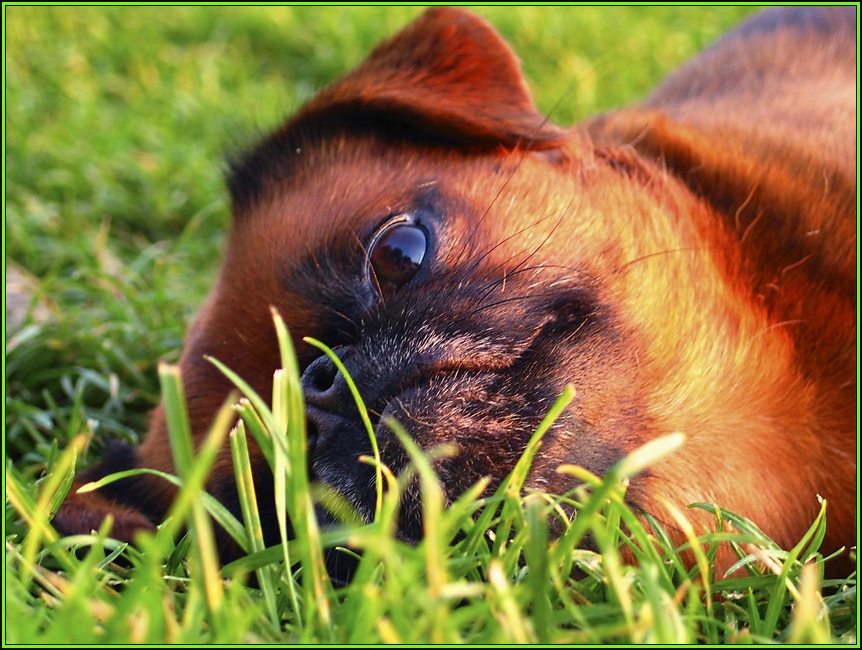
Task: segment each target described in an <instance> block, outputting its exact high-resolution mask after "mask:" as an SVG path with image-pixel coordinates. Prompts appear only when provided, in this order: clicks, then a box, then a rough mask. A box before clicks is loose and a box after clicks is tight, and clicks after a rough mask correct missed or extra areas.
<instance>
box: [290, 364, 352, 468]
mask: <svg viewBox="0 0 862 650" xmlns="http://www.w3.org/2000/svg"><path fill="white" fill-rule="evenodd" d="M345 352H346V348H342V349H339V350H335V353H336V354H337V355H338V356H339V358H343V357H344V354H345ZM300 383H301V384H302V392H303V396H304V398H305V417H306V425H307V430H308V454H309V456H313V455H314V452H315V450H316V449H317V447H318V445H319V444H323V445H325V444H326V442H325V441H326V440H327V439H331V438H332V436H333V434H335V433H336V432H338V431H340V430H343V429H345V427H346V425H347V422H346V417H345V416H346V414H347V413H348V409H350V407H351V406H353V407H354V408H355V405H354V402H353V397H352V396H351V394H350V388H349V387H348V385H347V382H346V381H345V380H344V376H343V375H342V374H341V373H340V372H339V371H338V368H337V367H336V365H335V363H333V361H332V360H331V359H330V358H329V357H327V356H326V355H324V356H321V357H318V358H317V359H315V360H314V361H312V362H311V364H310V365H309V366H308V367H307V368H306V369H305V372H303V373H302V377H301V379H300Z"/></svg>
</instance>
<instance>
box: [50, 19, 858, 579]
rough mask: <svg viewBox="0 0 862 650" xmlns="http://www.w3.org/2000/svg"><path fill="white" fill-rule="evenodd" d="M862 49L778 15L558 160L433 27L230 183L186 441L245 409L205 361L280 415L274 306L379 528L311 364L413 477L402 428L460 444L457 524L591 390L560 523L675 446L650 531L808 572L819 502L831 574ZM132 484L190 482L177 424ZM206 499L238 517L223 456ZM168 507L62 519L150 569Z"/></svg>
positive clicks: (848, 366) (375, 60)
mask: <svg viewBox="0 0 862 650" xmlns="http://www.w3.org/2000/svg"><path fill="white" fill-rule="evenodd" d="M855 24H856V22H855V8H852V7H851V8H848V7H845V8H818V9H804V8H793V9H774V10H771V11H767V12H766V13H764V14H761V15H759V16H757V17H755V18H754V19H753V20H750V21H748V22H747V23H745V24H744V25H743V26H742V27H740V28H739V29H737V30H736V31H734V32H733V33H731V34H730V35H729V36H727V37H726V38H724V39H723V40H721V41H720V42H719V43H718V44H717V45H716V46H714V47H713V48H712V49H710V50H708V51H707V52H705V53H704V54H703V55H702V56H700V57H699V58H698V59H696V60H695V61H694V62H692V63H690V64H689V65H687V66H685V67H684V68H682V69H681V70H680V71H678V72H677V73H676V74H674V75H673V76H671V77H670V78H669V79H668V80H667V81H666V82H665V83H664V84H663V85H661V86H660V87H659V89H658V90H657V91H656V92H655V93H654V94H652V95H651V96H650V97H649V98H648V99H647V100H646V101H645V102H644V103H643V104H642V105H641V106H638V107H635V108H632V109H628V110H622V111H618V112H614V113H610V114H607V115H604V116H601V117H599V118H597V119H595V120H593V121H591V122H588V123H587V124H585V125H582V126H578V127H575V128H573V129H571V130H565V129H561V128H558V127H556V126H553V125H552V124H550V123H549V122H548V121H547V120H546V119H545V118H544V117H543V116H542V115H541V114H539V113H538V112H537V111H536V109H535V107H534V105H533V102H532V99H531V98H530V96H529V93H528V91H527V89H526V86H525V83H524V80H523V78H522V76H521V73H520V69H519V66H518V63H517V60H516V59H515V57H514V55H513V54H512V52H511V51H510V49H509V48H508V47H507V45H506V44H505V43H504V42H503V41H502V40H501V39H500V37H499V36H498V35H497V34H496V33H495V32H494V31H493V29H492V28H491V27H489V26H488V25H487V24H486V23H485V22H483V21H482V20H480V19H478V18H476V17H475V16H473V15H471V14H469V13H467V12H465V11H462V10H458V9H452V8H442V7H441V8H435V9H431V10H430V11H428V12H427V13H425V14H424V15H423V16H422V17H421V18H419V19H418V20H417V21H416V22H415V23H413V24H412V25H410V26H408V27H407V28H406V29H405V30H404V31H402V32H401V33H400V34H398V35H396V36H395V37H394V38H392V39H390V40H388V41H386V42H384V43H383V44H381V45H380V46H379V47H378V48H377V49H376V50H374V52H372V54H371V55H370V56H369V57H368V59H367V60H366V61H365V62H364V63H363V64H362V65H360V66H359V67H358V68H356V69H355V70H353V71H352V72H351V73H350V74H348V75H347V76H345V77H344V78H343V79H341V80H340V81H339V82H337V83H336V84H335V85H333V86H331V87H329V88H327V89H325V90H323V91H322V92H321V93H320V94H319V95H317V97H315V98H314V99H313V100H312V101H311V102H309V103H308V104H307V105H306V106H305V107H304V108H302V109H301V110H300V111H299V113H298V114H297V115H295V116H294V117H293V118H292V119H290V120H289V121H288V122H287V123H286V124H285V125H284V126H283V127H282V128H280V129H279V130H278V131H276V132H275V133H274V134H272V135H271V136H269V137H268V138H266V139H265V140H264V141H263V142H261V143H260V144H259V145H258V146H257V148H255V149H254V150H253V151H251V152H250V153H248V154H247V155H246V156H245V157H243V158H242V159H241V160H239V161H238V162H236V163H235V165H234V166H233V169H232V171H231V174H230V178H229V180H228V184H229V187H230V192H231V196H232V200H233V213H234V221H233V228H232V232H231V235H230V243H229V246H228V250H227V254H226V259H225V263H224V267H223V269H222V272H221V276H220V277H219V279H218V283H217V285H216V287H215V289H214V290H213V292H212V295H211V296H210V298H209V301H208V302H207V304H206V306H205V307H204V308H203V310H202V311H201V313H200V315H199V316H198V318H197V321H196V322H195V325H194V327H193V328H192V330H191V332H190V334H189V337H188V341H187V343H186V348H185V354H184V356H183V358H182V362H181V370H182V376H183V380H184V382H185V386H186V393H187V396H188V402H189V409H190V414H191V419H192V423H193V427H194V434H195V436H196V437H197V439H200V437H201V436H203V434H204V433H205V431H206V430H207V428H208V426H209V425H210V422H211V419H212V418H213V415H214V414H215V412H216V410H217V409H218V408H219V406H220V405H221V403H222V401H223V400H224V399H225V397H226V395H227V393H228V392H229V390H230V388H231V386H230V384H229V383H228V381H227V380H226V379H225V378H224V377H223V376H222V374H221V373H220V372H219V371H218V370H217V369H216V368H215V367H214V366H213V365H212V364H210V363H209V362H208V361H206V360H204V355H211V356H213V357H215V358H217V359H219V360H221V361H222V362H224V363H225V364H227V365H228V366H229V367H231V368H232V369H233V370H235V371H236V372H237V373H238V374H239V375H240V376H242V377H243V378H245V379H246V380H247V381H248V382H249V383H250V384H251V385H252V386H253V387H254V388H255V389H256V390H257V391H258V392H259V393H260V394H262V395H268V394H270V391H271V382H272V374H273V371H274V370H275V369H276V367H277V366H278V365H279V362H278V358H279V355H278V350H277V343H276V339H275V333H274V328H273V325H272V320H271V314H270V306H271V305H273V306H275V307H276V308H277V309H278V310H279V311H280V313H281V314H282V315H283V316H284V317H285V320H286V322H287V325H288V327H289V328H290V331H291V333H292V335H293V337H294V343H295V345H296V348H297V351H298V355H299V361H300V366H301V369H302V370H303V371H304V374H303V376H302V384H303V388H304V392H305V401H306V411H307V424H308V430H309V437H310V448H309V458H310V460H309V470H310V473H311V477H312V479H314V480H318V481H322V482H324V483H327V484H329V485H331V486H333V487H334V488H336V489H337V490H338V491H339V492H341V493H342V494H343V495H344V496H345V497H346V498H347V499H349V501H350V502H352V504H353V505H354V506H355V507H356V508H357V509H358V511H359V512H360V513H361V514H363V515H366V516H368V515H369V514H370V513H371V512H372V511H373V503H374V498H375V494H374V487H373V484H374V479H373V473H374V471H373V469H372V468H370V467H369V466H368V465H364V464H360V463H359V462H358V461H357V457H358V456H360V455H363V454H369V453H370V445H369V441H368V437H367V435H366V433H365V431H364V429H363V426H362V423H361V421H360V418H359V415H358V413H357V410H356V406H355V404H354V402H353V400H352V398H351V397H350V395H349V394H348V392H347V388H346V384H345V381H344V379H343V377H342V376H341V375H340V374H338V373H337V371H336V369H335V367H334V365H333V364H332V362H331V361H329V360H328V359H327V358H326V357H323V356H320V353H319V352H318V351H317V350H315V349H313V348H312V347H311V346H309V345H308V344H306V343H303V341H302V339H303V337H306V336H312V337H315V338H317V339H320V340H322V341H324V342H325V343H327V344H328V345H329V346H331V347H334V348H336V349H337V350H338V354H339V356H340V357H341V359H342V361H343V362H344V364H345V365H346V367H347V369H348V371H349V372H350V374H351V376H352V377H353V379H354V380H355V381H356V383H357V385H358V387H359V390H360V392H361V394H362V395H363V397H364V399H365V403H366V405H367V406H368V409H369V411H370V413H371V416H372V418H373V421H374V422H375V425H376V429H377V436H378V438H379V440H380V445H381V447H382V454H383V460H384V462H386V463H387V464H388V465H389V466H390V467H391V468H392V469H393V470H395V471H396V472H397V471H398V470H399V469H400V468H401V467H403V465H404V462H405V461H404V453H403V451H402V450H401V448H400V445H398V443H397V442H395V440H394V437H393V435H392V433H391V432H390V431H389V429H388V428H387V426H386V425H385V424H383V423H381V419H382V418H383V417H386V416H394V417H395V418H396V419H398V420H399V421H400V422H401V423H402V424H403V425H404V426H405V427H406V428H407V430H408V431H409V432H410V434H411V435H412V436H413V437H414V438H415V439H416V441H417V442H418V443H419V444H420V445H421V446H422V447H423V448H426V449H427V448H430V447H432V446H434V445H437V444H439V443H443V442H455V443H457V444H458V446H459V447H460V449H461V453H460V454H458V455H457V456H455V457H454V458H452V459H448V460H446V461H443V462H441V463H440V465H439V471H440V474H441V478H442V479H443V481H444V483H445V486H446V488H447V490H448V493H449V495H450V496H453V495H457V494H458V493H459V492H460V491H462V490H464V489H465V488H467V487H468V486H470V485H472V484H473V483H474V482H475V481H476V480H478V479H479V478H480V477H482V476H486V475H490V476H492V477H495V478H497V479H501V478H502V477H504V476H505V475H506V474H507V473H508V472H509V471H510V470H511V469H512V467H513V465H514V463H515V462H516V461H517V459H518V458H519V456H520V455H521V452H522V451H523V449H524V446H525V444H526V442H527V440H528V439H529V437H530V436H531V434H532V433H533V431H534V430H535V428H536V426H537V424H538V423H539V421H540V420H541V418H542V417H543V416H544V415H545V414H546V412H547V410H548V408H549V407H550V405H551V404H552V403H553V401H554V400H555V398H556V397H557V396H558V395H559V394H560V392H561V391H562V390H563V388H564V386H565V385H566V384H568V383H573V384H574V386H575V388H576V391H577V395H576V398H575V399H574V401H573V402H572V404H571V405H570V407H569V408H568V410H567V411H566V412H565V414H564V415H563V417H561V418H560V419H559V421H558V422H557V423H556V425H555V426H554V427H553V429H552V430H551V431H550V432H549V433H548V434H547V436H546V438H545V440H544V442H543V446H542V448H541V450H540V452H539V455H538V457H537V459H536V462H535V463H534V466H533V468H532V470H531V474H530V477H529V479H528V484H529V485H530V486H533V487H539V488H543V489H546V490H548V491H551V492H554V493H563V492H565V491H567V490H569V489H570V488H571V487H572V485H571V483H570V482H571V480H572V479H571V478H570V477H569V478H567V477H565V476H564V475H561V474H558V473H557V472H556V468H557V466H558V465H560V464H562V463H571V464H577V465H581V466H583V467H586V468H587V469H589V470H591V471H592V472H594V473H596V474H602V473H603V472H605V471H606V470H607V469H608V468H609V467H610V466H611V465H612V464H613V463H614V462H616V461H617V460H619V459H620V458H621V457H622V456H623V455H625V454H626V453H628V452H631V451H633V450H634V449H636V448H638V447H639V446H640V445H642V444H643V443H645V442H647V441H649V440H651V439H654V438H656V437H657V436H660V435H662V434H666V433H671V432H683V433H684V434H685V435H686V443H685V444H684V445H683V446H682V448H681V449H680V450H678V451H677V452H676V453H674V454H672V455H671V456H670V457H668V458H667V459H666V460H664V461H662V462H660V463H659V464H657V465H655V466H654V467H652V468H651V469H649V470H648V471H646V472H644V473H643V474H641V475H639V476H637V477H636V478H634V479H633V480H632V482H631V485H630V488H629V491H628V499H629V501H630V503H631V505H632V506H634V507H635V508H638V509H642V510H644V511H647V512H651V513H653V514H655V515H657V516H658V517H659V518H661V517H663V516H664V513H665V512H666V511H665V509H664V507H663V506H662V504H661V501H660V498H666V499H669V500H670V501H671V502H673V503H675V504H677V505H679V506H685V505H687V504H689V503H692V502H696V501H708V502H715V503H718V504H720V505H721V506H723V507H725V508H728V509H730V510H732V511H734V512H737V513H739V514H742V515H745V516H747V517H749V518H751V519H753V520H754V521H755V522H756V523H757V524H758V525H759V526H760V527H761V528H762V529H763V530H764V531H765V532H767V533H768V534H769V535H771V536H772V537H773V538H774V539H775V540H776V541H777V542H778V543H779V544H782V545H784V546H785V547H788V548H789V547H790V546H792V545H793V544H795V543H796V542H797V541H798V540H799V538H800V537H801V536H802V534H803V533H804V532H805V531H806V529H807V528H808V526H809V525H810V524H811V522H812V520H813V519H814V517H815V515H816V513H817V511H818V508H819V503H818V499H817V495H820V496H822V497H823V498H825V499H826V500H827V502H828V510H827V512H828V522H829V523H828V530H827V536H826V540H825V543H824V545H823V550H824V551H825V552H832V551H835V550H836V549H838V548H840V547H842V546H845V547H849V546H854V545H855V543H856V538H855V527H856V461H855V458H856V438H855V436H856V379H855V377H856V338H855V326H856V301H855V287H856V254H855V249H856V225H855V222H856V211H855V204H856V183H855V177H856V168H855V141H856V131H855V128H856V127H855V123H856V120H855V110H856V99H855V98H856V86H855V62H856V56H855V52H856V46H855ZM253 463H254V465H255V467H256V471H257V476H256V479H257V481H258V482H259V485H258V494H259V495H261V494H263V495H266V494H268V493H271V484H272V479H271V476H270V474H269V470H268V468H267V466H266V463H265V461H264V460H263V458H262V457H261V454H260V453H259V452H258V451H257V450H253ZM136 466H140V467H152V468H157V469H161V470H165V471H168V472H171V471H173V465H172V460H171V455H170V450H169V444H168V440H167V436H166V431H165V418H164V416H163V413H162V411H161V410H160V409H159V410H156V412H155V414H154V416H153V420H152V427H151V430H150V432H149V435H148V437H147V438H146V441H145V442H144V443H143V444H142V445H141V446H140V447H139V448H137V449H129V448H124V449H117V450H115V451H114V453H113V454H111V455H109V457H108V458H107V459H106V460H105V461H104V462H103V464H102V465H100V466H97V467H96V468H94V469H91V470H89V471H88V472H87V473H85V474H84V475H83V476H82V477H81V480H82V481H86V480H92V479H94V478H97V477H100V476H102V475H104V474H106V473H109V472H113V471H117V470H121V469H127V468H129V467H136ZM208 489H209V490H210V492H211V493H212V494H214V495H215V496H216V497H218V498H219V499H220V500H222V501H223V502H224V503H226V504H228V506H229V507H230V508H231V509H232V510H234V511H235V512H236V514H237V516H240V513H239V507H238V505H237V496H236V487H235V484H234V478H233V472H232V469H231V466H230V458H229V453H228V452H227V451H226V450H225V453H223V454H222V457H221V458H220V459H219V461H218V462H217V465H216V469H215V473H214V475H213V476H212V478H211V479H210V481H209V484H208ZM172 496H173V492H172V490H171V488H170V487H169V485H168V484H167V483H166V482H164V481H162V480H160V479H157V478H153V477H151V476H142V477H139V478H134V479H130V480H127V481H125V482H121V483H115V484H113V485H111V486H108V487H106V488H104V489H102V490H101V491H100V492H97V493H95V494H89V495H86V496H83V495H72V496H70V498H69V499H68V501H67V503H66V504H65V506H64V507H63V508H62V510H61V512H60V513H59V514H58V516H57V518H56V519H55V523H56V524H57V526H58V528H59V529H61V530H63V531H65V532H88V531H89V530H90V529H91V528H94V527H97V526H98V524H99V523H100V521H101V519H102V518H103V516H104V515H105V514H106V513H112V514H113V515H114V517H115V520H116V522H115V525H114V529H113V535H114V536H115V537H118V538H120V539H130V537H131V535H132V533H133V531H134V530H135V529H138V528H152V527H153V526H154V525H155V524H157V523H158V522H159V521H160V518H161V517H162V516H163V515H164V514H165V512H166V509H167V508H168V507H169V505H170V502H171V499H172ZM261 507H262V517H263V520H264V526H265V527H268V528H269V530H268V532H269V533H270V534H272V535H273V539H277V535H276V534H275V530H276V523H275V521H276V519H275V516H274V513H273V511H272V509H273V504H272V502H271V501H270V502H269V503H265V502H262V504H261ZM404 508H405V512H404V513H403V515H402V521H401V534H402V536H403V537H404V538H405V539H415V538H417V537H418V536H419V535H420V534H421V527H420V525H419V517H418V504H417V503H416V502H410V501H408V502H407V503H405V505H404ZM692 516H693V517H701V521H702V522H707V521H709V519H711V517H707V516H706V514H705V513H701V512H700V511H696V512H693V513H692ZM671 527H672V526H671ZM843 558H844V559H843V563H841V562H842V561H841V560H839V561H838V562H837V563H836V564H840V566H837V567H836V568H837V569H838V570H848V569H849V567H850V562H849V558H848V556H847V554H846V553H845V554H844V556H843ZM730 559H731V558H730V556H729V555H726V556H724V557H723V559H722V561H721V564H722V565H723V566H724V567H726V566H727V565H728V563H729V561H730Z"/></svg>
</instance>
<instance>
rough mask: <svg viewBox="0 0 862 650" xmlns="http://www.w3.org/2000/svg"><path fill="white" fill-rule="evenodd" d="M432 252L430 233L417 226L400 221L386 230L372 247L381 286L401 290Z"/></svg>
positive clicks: (373, 259)
mask: <svg viewBox="0 0 862 650" xmlns="http://www.w3.org/2000/svg"><path fill="white" fill-rule="evenodd" d="M427 251H428V233H427V232H426V231H425V229H424V228H423V227H422V226H419V225H417V224H415V223H406V222H400V223H395V224H392V225H390V226H388V227H387V228H385V229H384V230H383V231H382V232H381V233H380V235H379V236H378V237H377V239H376V240H375V241H374V243H373V244H372V245H371V250H370V251H369V257H370V258H371V266H372V267H373V268H374V273H375V275H376V277H377V282H379V283H380V284H391V285H394V286H396V287H400V286H402V285H404V284H406V283H407V282H410V280H412V279H413V278H414V277H415V276H416V274H417V273H418V272H419V267H420V266H421V265H422V260H423V259H424V258H425V253H426V252H427Z"/></svg>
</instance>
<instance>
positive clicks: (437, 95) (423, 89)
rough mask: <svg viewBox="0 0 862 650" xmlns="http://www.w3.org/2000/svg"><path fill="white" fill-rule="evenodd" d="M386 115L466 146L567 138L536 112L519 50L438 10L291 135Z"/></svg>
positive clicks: (307, 111)
mask: <svg viewBox="0 0 862 650" xmlns="http://www.w3.org/2000/svg"><path fill="white" fill-rule="evenodd" d="M355 112H361V113H372V114H381V115H383V116H385V117H386V118H387V119H389V120H394V121H397V122H400V123H405V124H408V125H410V126H413V127H416V128H419V129H420V130H422V131H425V132H427V133H431V134H433V135H438V136H443V137H446V138H450V139H453V140H455V141H456V142H460V143H465V144H486V145H491V146H495V145H500V144H502V145H503V146H507V147H513V146H515V145H520V146H524V147H528V148H532V149H548V148H552V147H556V146H559V145H560V144H561V143H562V141H563V139H564V137H565V131H564V130H562V129H560V128H559V127H557V126H554V125H553V124H551V123H550V122H548V121H547V119H546V118H545V117H544V116H543V115H542V114H541V113H539V112H538V111H537V110H536V107H535V105H534V104H533V100H532V98H531V96H530V92H529V90H528V89H527V86H526V83H525V81H524V77H523V75H522V74H521V69H520V65H519V63H518V60H517V58H516V57H515V55H514V53H513V52H512V50H511V49H510V48H509V46H508V45H507V44H506V42H505V41H503V39H502V38H501V37H500V35H499V34H497V32H496V31H494V29H493V28H492V27H491V26H490V25H488V23H486V22H485V21H484V20H482V19H481V18H478V17H477V16H474V15H472V14H470V13H467V12H466V11H463V10H461V9H456V8H453V7H435V8H432V9H429V10H428V11H427V12H425V13H424V14H423V15H422V16H420V17H419V18H418V19H417V20H416V21H415V22H413V23H412V24H410V25H409V26H407V27H406V28H405V29H404V30H402V31H401V32H399V33H398V34H396V35H395V36H394V37H392V38H391V39H389V40H387V41H384V42H383V43H381V44H380V45H379V46H377V48H375V49H374V50H373V51H372V52H371V54H370V55H369V56H368V58H367V59H366V60H365V61H364V62H363V63H362V64H360V65H359V67H357V68H355V69H354V70H353V71H352V72H350V73H349V74H348V75H347V76H345V77H343V78H342V79H341V80H340V81H338V82H337V83H335V84H334V85H333V86H330V87H329V88H326V89H324V90H323V91H322V92H321V93H320V94H318V95H317V97H315V98H314V99H313V100H312V101H311V102H309V103H308V104H307V105H306V106H305V108H303V109H302V110H301V111H300V113H299V114H298V115H297V116H296V118H295V119H294V120H292V121H291V124H290V125H288V127H287V128H291V127H293V126H296V125H297V124H299V123H300V122H303V121H305V120H310V119H318V118H319V117H321V115H322V114H330V115H331V114H345V113H355Z"/></svg>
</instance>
